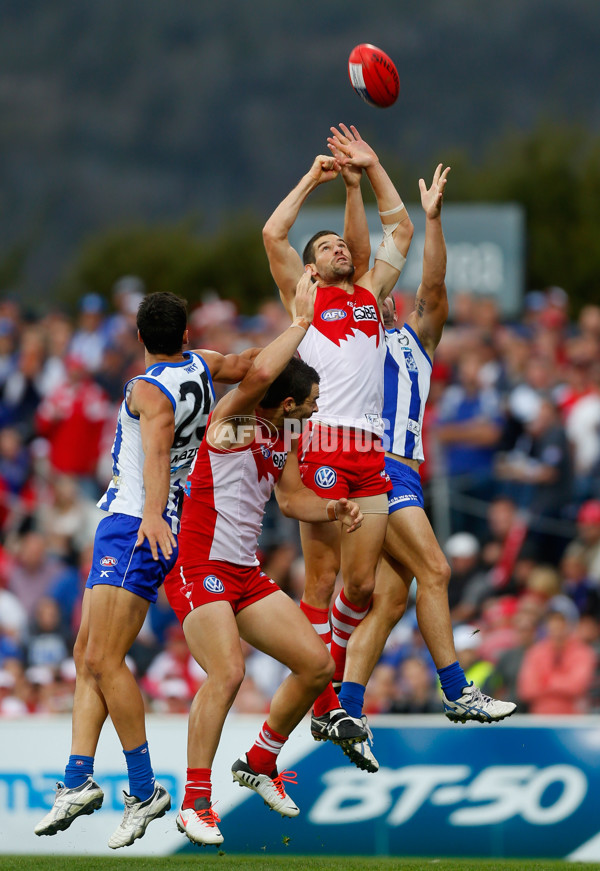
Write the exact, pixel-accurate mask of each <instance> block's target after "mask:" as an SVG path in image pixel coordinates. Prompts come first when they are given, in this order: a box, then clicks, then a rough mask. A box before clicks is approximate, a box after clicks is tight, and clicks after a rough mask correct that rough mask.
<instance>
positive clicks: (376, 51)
mask: <svg viewBox="0 0 600 871" xmlns="http://www.w3.org/2000/svg"><path fill="white" fill-rule="evenodd" d="M348 75H349V76H350V82H351V84H352V87H353V88H354V90H355V91H356V93H357V94H358V96H359V97H362V99H363V100H364V101H365V103H368V104H369V105H370V106H378V107H379V108H380V109H385V108H386V107H387V106H391V105H392V104H393V103H395V102H396V100H397V99H398V94H399V93H400V77H399V76H398V70H397V69H396V66H395V64H394V62H393V60H391V58H389V57H388V55H387V54H386V53H385V52H384V51H382V50H381V49H380V48H377V46H376V45H371V43H369V42H363V43H361V44H360V45H357V46H355V47H354V48H353V49H352V51H351V52H350V57H349V58H348Z"/></svg>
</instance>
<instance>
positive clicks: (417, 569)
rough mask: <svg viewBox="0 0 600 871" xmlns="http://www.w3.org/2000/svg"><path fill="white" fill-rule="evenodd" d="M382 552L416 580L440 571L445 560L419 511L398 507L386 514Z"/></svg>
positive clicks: (412, 508) (424, 515) (427, 521)
mask: <svg viewBox="0 0 600 871" xmlns="http://www.w3.org/2000/svg"><path fill="white" fill-rule="evenodd" d="M384 549H385V551H386V553H387V554H388V555H389V556H390V557H391V558H392V559H393V560H395V562H396V563H398V564H400V565H401V566H404V567H405V568H406V569H407V570H408V571H409V572H410V573H411V574H412V575H413V576H414V577H416V578H417V581H419V580H421V579H422V578H423V576H425V575H429V574H431V573H432V572H433V573H435V572H437V571H441V572H443V570H444V567H445V566H446V564H447V561H446V558H445V556H444V554H443V552H442V549H441V548H440V546H439V544H438V541H437V539H436V537H435V534H434V531H433V529H432V527H431V523H430V522H429V518H428V517H427V515H426V513H425V512H424V511H423V509H422V508H418V507H416V506H415V507H413V506H410V507H407V508H400V509H399V510H398V511H394V512H393V513H392V514H390V516H389V519H388V525H387V531H386V536H385V544H384Z"/></svg>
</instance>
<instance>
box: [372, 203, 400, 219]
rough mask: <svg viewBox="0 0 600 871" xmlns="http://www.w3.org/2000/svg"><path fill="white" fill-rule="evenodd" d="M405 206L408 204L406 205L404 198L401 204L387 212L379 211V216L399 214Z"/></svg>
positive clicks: (385, 216)
mask: <svg viewBox="0 0 600 871" xmlns="http://www.w3.org/2000/svg"><path fill="white" fill-rule="evenodd" d="M405 208H406V206H405V205H404V203H403V202H402V200H400V205H399V206H396V208H395V209H388V210H387V212H379V217H380V218H387V217H388V215H397V214H399V212H402V211H403V210H404V209H405Z"/></svg>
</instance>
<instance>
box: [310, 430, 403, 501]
mask: <svg viewBox="0 0 600 871" xmlns="http://www.w3.org/2000/svg"><path fill="white" fill-rule="evenodd" d="M300 475H301V477H302V481H303V482H304V484H305V486H306V487H309V488H310V489H311V490H313V491H314V492H315V493H316V494H317V496H322V497H323V498H324V499H340V498H341V497H342V496H346V497H347V498H350V499H355V498H357V497H359V496H379V495H380V494H381V493H387V492H388V491H389V490H391V489H392V482H391V481H390V478H389V476H388V474H387V472H386V471H385V453H384V450H383V445H382V442H381V439H380V438H378V437H377V436H376V435H372V434H371V433H369V432H364V431H363V430H355V429H349V428H348V427H339V428H336V427H330V426H319V424H318V423H317V422H315V423H314V424H310V425H309V426H308V427H307V429H306V431H305V433H304V435H303V436H302V444H301V446H300Z"/></svg>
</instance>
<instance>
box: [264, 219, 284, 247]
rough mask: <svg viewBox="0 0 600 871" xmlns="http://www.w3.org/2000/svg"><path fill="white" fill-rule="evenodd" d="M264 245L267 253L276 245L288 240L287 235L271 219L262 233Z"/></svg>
mask: <svg viewBox="0 0 600 871" xmlns="http://www.w3.org/2000/svg"><path fill="white" fill-rule="evenodd" d="M262 237H263V244H264V246H265V249H266V250H267V253H268V252H269V251H270V250H272V249H273V248H274V247H275V246H276V245H278V244H279V243H280V242H283V241H285V239H286V238H287V236H286V233H285V232H284V231H283V228H282V227H281V226H278V224H277V223H276V222H275V221H273V220H272V218H269V220H268V221H267V223H266V224H265V226H264V227H263V231H262Z"/></svg>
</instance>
